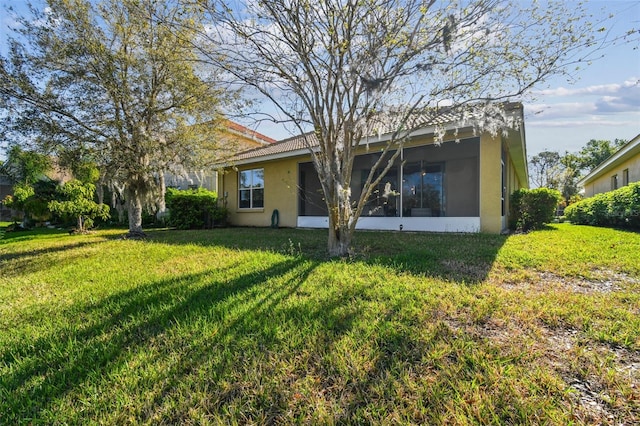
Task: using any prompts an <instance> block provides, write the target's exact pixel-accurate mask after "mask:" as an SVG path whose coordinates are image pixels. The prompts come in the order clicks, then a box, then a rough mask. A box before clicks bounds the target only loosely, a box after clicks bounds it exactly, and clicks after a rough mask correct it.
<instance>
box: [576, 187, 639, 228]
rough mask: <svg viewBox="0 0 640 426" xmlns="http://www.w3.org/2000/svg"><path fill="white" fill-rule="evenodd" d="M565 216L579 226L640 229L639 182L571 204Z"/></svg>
mask: <svg viewBox="0 0 640 426" xmlns="http://www.w3.org/2000/svg"><path fill="white" fill-rule="evenodd" d="M565 216H566V218H567V220H569V221H571V223H575V224H579V225H596V226H618V227H627V228H640V182H635V183H632V184H629V185H627V186H624V187H622V188H620V189H616V190H615V191H610V192H603V193H600V194H596V195H595V196H593V197H590V198H586V199H584V200H582V201H579V202H577V203H575V204H571V205H570V206H568V207H567V208H566V209H565Z"/></svg>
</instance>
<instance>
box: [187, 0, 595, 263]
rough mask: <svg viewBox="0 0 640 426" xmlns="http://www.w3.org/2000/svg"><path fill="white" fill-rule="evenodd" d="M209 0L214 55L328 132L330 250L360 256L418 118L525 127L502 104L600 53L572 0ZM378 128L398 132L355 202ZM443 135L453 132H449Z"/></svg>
mask: <svg viewBox="0 0 640 426" xmlns="http://www.w3.org/2000/svg"><path fill="white" fill-rule="evenodd" d="M199 4H202V5H204V6H205V7H206V8H207V10H208V12H209V13H210V16H211V19H212V21H211V27H210V28H208V31H207V33H206V34H205V35H204V36H203V39H206V40H208V41H209V42H210V44H209V45H208V46H206V47H204V48H203V53H204V54H205V55H206V56H207V57H208V59H209V60H210V61H212V62H214V63H216V64H217V65H220V66H223V67H225V69H226V71H227V72H228V73H229V75H230V76H232V77H233V78H234V79H235V81H237V82H239V83H241V84H245V85H249V86H252V87H253V88H255V89H257V91H258V92H259V93H260V94H262V95H263V96H265V97H266V98H267V99H269V100H270V101H271V102H272V103H273V104H274V105H275V107H276V108H277V109H278V110H279V115H280V117H283V118H281V120H282V121H285V122H288V123H289V124H290V125H293V126H294V127H295V128H297V130H298V131H299V132H301V133H304V132H305V131H310V130H311V131H313V133H312V134H313V135H314V136H315V137H317V139H318V141H319V149H318V150H317V151H312V152H311V155H312V159H313V164H314V166H315V168H316V170H317V172H318V174H319V177H320V182H321V183H322V189H323V191H324V199H325V200H326V205H327V209H328V212H329V239H328V249H329V253H330V254H331V255H336V256H345V255H347V254H348V253H349V251H350V248H351V239H352V236H353V233H354V230H355V226H356V221H357V220H358V218H359V216H360V214H361V213H362V209H363V207H364V205H365V202H366V200H367V199H368V197H369V196H370V195H371V192H372V190H373V188H374V187H375V186H376V185H377V183H378V182H379V181H380V179H382V177H383V176H384V174H385V173H386V172H387V171H388V170H389V169H390V168H391V166H392V165H393V162H394V161H395V160H396V157H397V156H398V155H399V152H400V149H399V148H401V147H402V145H403V143H404V142H405V141H406V140H407V139H408V138H409V137H410V135H411V133H412V131H413V130H415V129H416V128H417V127H419V126H420V125H421V124H423V121H421V120H419V119H417V117H424V116H425V114H426V115H430V114H434V113H437V111H436V110H437V107H438V105H447V106H448V112H449V113H450V114H455V115H454V116H455V117H456V119H457V122H458V125H459V126H462V125H470V124H471V125H474V126H475V127H476V128H477V129H478V130H488V131H491V132H493V133H497V132H500V131H501V130H502V129H504V128H505V126H509V125H511V126H513V125H517V123H513V122H511V121H510V120H509V115H508V114H505V113H504V110H503V108H502V104H501V103H500V101H507V100H510V99H512V98H513V97H519V96H522V95H524V94H525V93H527V91H528V90H529V89H531V88H532V87H533V86H534V85H536V84H538V83H541V82H543V81H544V80H545V79H546V78H547V77H549V76H551V75H557V74H563V73H567V70H568V68H567V66H568V65H569V64H579V63H582V62H583V61H585V60H587V59H588V57H589V56H590V55H592V54H593V53H594V51H597V49H598V45H596V43H597V42H598V40H597V37H598V36H597V32H594V31H593V27H592V25H590V24H589V23H588V22H586V21H585V19H584V11H583V10H582V8H581V7H580V6H579V5H576V4H573V3H572V4H570V5H569V4H566V3H565V2H562V1H559V2H556V3H554V4H551V3H549V4H547V3H545V6H544V7H540V6H537V5H536V4H535V3H534V4H533V5H529V6H522V5H521V2H519V1H511V2H510V1H501V0H467V1H455V0H452V1H437V0H326V1H320V2H317V1H311V0H296V1H291V0H268V1H267V0H257V1H251V2H242V1H240V2H236V1H233V2H229V3H228V4H224V3H220V2H214V1H212V2H207V1H200V2H199ZM594 34H595V35H594ZM585 49H586V50H585ZM221 59H224V62H222V61H221ZM375 133H389V134H391V137H390V138H389V140H388V143H387V144H386V145H385V147H384V148H383V149H382V151H381V155H380V157H379V159H378V161H377V163H376V164H375V166H374V167H372V169H371V172H370V173H369V176H368V178H367V179H366V182H365V183H364V187H363V190H362V192H361V195H360V197H359V198H358V199H357V200H353V199H352V197H351V193H350V190H349V188H350V185H351V173H352V166H353V160H354V157H355V155H356V151H357V150H358V149H361V148H362V145H363V143H366V142H363V141H366V138H363V137H364V136H366V135H370V134H375ZM436 133H437V134H436V137H437V138H439V139H440V140H441V138H442V137H443V134H444V130H443V129H439V131H437V132H436ZM308 143H309V147H311V144H312V141H311V138H308Z"/></svg>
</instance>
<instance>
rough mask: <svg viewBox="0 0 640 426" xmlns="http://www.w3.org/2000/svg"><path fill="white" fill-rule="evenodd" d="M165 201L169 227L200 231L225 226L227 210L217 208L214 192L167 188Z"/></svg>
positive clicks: (200, 189) (216, 197)
mask: <svg viewBox="0 0 640 426" xmlns="http://www.w3.org/2000/svg"><path fill="white" fill-rule="evenodd" d="M165 201H166V204H167V209H168V210H169V218H168V221H167V224H168V225H169V226H172V227H176V228H178V229H201V228H212V227H213V226H216V225H224V224H226V219H227V210H226V209H224V208H219V207H218V194H217V193H216V192H215V191H208V190H206V189H203V188H198V189H189V190H186V191H181V190H178V189H173V188H168V189H167V193H166V195H165Z"/></svg>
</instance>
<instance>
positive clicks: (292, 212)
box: [222, 159, 298, 227]
mask: <svg viewBox="0 0 640 426" xmlns="http://www.w3.org/2000/svg"><path fill="white" fill-rule="evenodd" d="M256 168H264V208H258V209H241V208H239V207H238V173H239V172H240V171H243V170H250V169H256ZM297 173H298V160H297V159H285V160H281V161H272V162H267V163H256V164H252V165H251V166H243V167H238V172H236V171H228V172H227V173H225V174H224V176H223V180H222V182H223V183H222V184H223V186H224V192H226V193H227V194H228V195H227V208H228V209H229V211H230V222H231V224H232V225H236V226H258V227H264V226H270V225H271V216H272V214H273V211H274V210H275V209H277V210H278V212H279V216H280V220H279V226H281V227H295V226H296V219H297V206H296V203H297V198H298V197H297Z"/></svg>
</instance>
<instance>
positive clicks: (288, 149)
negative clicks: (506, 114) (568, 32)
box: [234, 102, 522, 161]
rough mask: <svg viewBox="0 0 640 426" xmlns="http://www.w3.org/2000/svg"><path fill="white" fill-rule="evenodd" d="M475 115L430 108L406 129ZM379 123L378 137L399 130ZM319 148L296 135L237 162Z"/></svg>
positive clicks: (511, 106) (310, 138) (466, 120)
mask: <svg viewBox="0 0 640 426" xmlns="http://www.w3.org/2000/svg"><path fill="white" fill-rule="evenodd" d="M502 106H503V109H504V110H505V111H514V110H517V109H522V104H521V103H518V102H505V103H503V104H502ZM474 116H475V118H477V119H480V120H481V119H482V117H480V116H477V115H476V114H474V113H473V112H471V113H469V112H467V113H465V111H464V110H460V109H455V108H449V107H444V108H439V109H437V110H436V109H428V110H425V111H424V112H422V113H416V114H414V115H413V116H412V117H411V118H410V119H409V120H408V122H407V124H406V127H407V128H410V129H420V128H425V127H437V126H446V125H449V124H455V123H457V124H458V125H461V126H471V125H472V124H471V123H472V122H473V120H474ZM381 117H382V116H381ZM378 121H379V123H380V127H379V128H375V131H373V132H371V133H373V134H376V135H380V136H382V135H385V134H387V135H388V134H390V133H391V132H393V131H394V130H395V128H396V127H397V124H394V123H392V122H391V120H389V121H385V120H384V118H381V119H379V120H378ZM374 127H375V125H374ZM318 145H319V143H318V139H317V137H316V135H315V133H313V132H309V133H305V134H303V135H299V136H294V137H291V138H288V139H284V140H281V141H279V142H275V143H273V144H271V145H267V146H263V147H258V148H253V149H250V150H247V151H243V152H241V153H239V154H238V155H236V156H235V157H234V161H247V160H251V159H254V158H260V157H269V156H278V155H280V156H281V155H285V154H287V153H294V152H296V151H300V150H303V149H307V148H314V147H317V146H318Z"/></svg>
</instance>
